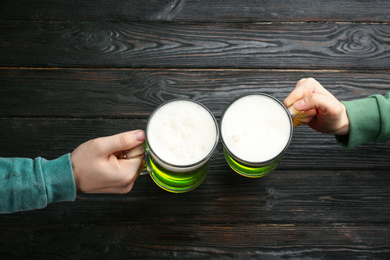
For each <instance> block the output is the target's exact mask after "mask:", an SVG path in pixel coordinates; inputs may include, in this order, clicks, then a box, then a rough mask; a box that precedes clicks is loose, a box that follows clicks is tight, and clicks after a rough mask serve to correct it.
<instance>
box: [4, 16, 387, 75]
mask: <svg viewBox="0 0 390 260" xmlns="http://www.w3.org/2000/svg"><path fill="white" fill-rule="evenodd" d="M0 35H2V40H1V42H0V66H2V67H7V66H33V67H47V66H48V67H148V68H163V67H164V68H176V67H181V68H278V69H285V68H289V69H314V68H322V69H325V68H329V69H361V70H366V69H370V70H372V69H389V68H390V58H389V53H390V52H389V49H390V36H389V35H390V25H387V24H354V23H352V24H348V23H341V24H334V23H332V24H325V23H324V24H323V23H277V24H272V23H271V24H268V23H265V24H259V23H256V24H171V23H132V22H108V21H106V22H84V21H82V22H78V21H77V22H75V21H55V22H54V21H2V22H1V23H0Z"/></svg>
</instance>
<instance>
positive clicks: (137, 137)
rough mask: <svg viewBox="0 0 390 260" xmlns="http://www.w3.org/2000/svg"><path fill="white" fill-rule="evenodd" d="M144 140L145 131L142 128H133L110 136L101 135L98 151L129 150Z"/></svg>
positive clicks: (106, 152) (104, 153) (109, 152)
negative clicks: (133, 129)
mask: <svg viewBox="0 0 390 260" xmlns="http://www.w3.org/2000/svg"><path fill="white" fill-rule="evenodd" d="M144 141H145V132H144V131H142V130H135V131H130V132H124V133H120V134H116V135H112V136H107V137H101V138H100V140H99V142H100V148H101V149H100V150H99V151H100V152H101V153H102V155H107V154H112V153H115V152H119V151H126V150H130V149H132V148H134V147H136V146H139V145H141V144H142V143H143V142H144Z"/></svg>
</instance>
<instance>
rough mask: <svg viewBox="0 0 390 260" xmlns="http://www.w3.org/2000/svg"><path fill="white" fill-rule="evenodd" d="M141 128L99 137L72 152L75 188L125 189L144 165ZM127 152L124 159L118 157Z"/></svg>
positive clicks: (117, 190) (143, 139)
mask: <svg viewBox="0 0 390 260" xmlns="http://www.w3.org/2000/svg"><path fill="white" fill-rule="evenodd" d="M144 141H145V133H144V131H142V130H135V131H131V132H125V133H121V134H117V135H113V136H108V137H101V138H97V139H93V140H90V141H88V142H85V143H83V144H81V145H80V146H79V147H77V148H76V149H75V150H74V151H73V152H72V154H71V162H72V167H73V173H74V179H75V183H76V188H77V190H78V191H81V192H86V193H122V194H123V193H127V192H129V191H130V190H131V189H132V188H133V185H134V182H135V180H136V179H137V177H138V176H139V174H140V172H141V171H142V169H143V167H144V163H143V159H144V150H143V148H142V146H141V144H142V143H143V142H144ZM123 153H124V154H126V155H127V156H126V157H127V158H126V159H119V158H121V157H123V156H121V154H123Z"/></svg>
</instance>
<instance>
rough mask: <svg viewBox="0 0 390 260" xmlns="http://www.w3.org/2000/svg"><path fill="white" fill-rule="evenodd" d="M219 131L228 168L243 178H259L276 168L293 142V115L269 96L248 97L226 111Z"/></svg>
mask: <svg viewBox="0 0 390 260" xmlns="http://www.w3.org/2000/svg"><path fill="white" fill-rule="evenodd" d="M220 129H221V138H222V143H223V152H224V156H225V159H226V162H227V163H228V164H229V166H230V167H231V168H232V169H233V170H234V171H235V172H237V173H239V174H241V175H243V176H245V177H250V178H258V177H262V176H265V175H266V174H268V173H270V172H272V171H273V170H274V169H275V168H276V167H277V166H278V165H279V163H280V161H281V159H282V157H283V154H284V152H285V151H286V149H287V148H288V146H289V144H290V141H291V138H292V134H293V123H292V115H291V113H290V111H289V110H288V109H287V108H286V107H285V106H284V105H283V104H282V103H281V102H280V101H279V100H277V99H276V98H274V97H272V96H270V95H267V94H263V93H258V94H249V95H245V96H242V97H239V98H238V99H236V100H235V101H233V102H232V103H231V104H230V105H229V106H228V107H227V108H226V109H225V111H224V112H223V114H222V118H221V123H220Z"/></svg>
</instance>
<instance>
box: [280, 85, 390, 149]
mask: <svg viewBox="0 0 390 260" xmlns="http://www.w3.org/2000/svg"><path fill="white" fill-rule="evenodd" d="M284 104H285V105H286V106H287V107H288V106H292V105H293V106H294V108H295V109H296V110H298V111H303V113H302V114H299V115H298V116H297V117H295V118H294V126H297V125H300V124H307V125H308V126H310V127H311V128H313V129H314V130H316V131H319V132H323V133H328V134H334V135H336V139H337V141H338V142H339V143H340V144H341V145H342V146H344V147H345V148H347V149H352V148H353V147H356V146H358V145H361V144H364V143H367V142H385V141H387V140H390V93H389V94H387V95H386V96H381V95H374V96H371V97H368V98H365V99H360V100H354V101H345V102H340V101H339V100H337V99H336V98H335V97H334V96H333V95H332V94H331V93H330V92H328V91H327V90H326V89H325V88H324V87H323V86H322V85H321V84H320V83H319V82H318V81H316V80H315V79H312V78H309V79H301V80H300V81H298V83H297V85H296V87H295V89H294V90H293V91H292V92H291V93H290V94H289V95H288V97H287V98H286V99H285V100H284Z"/></svg>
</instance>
